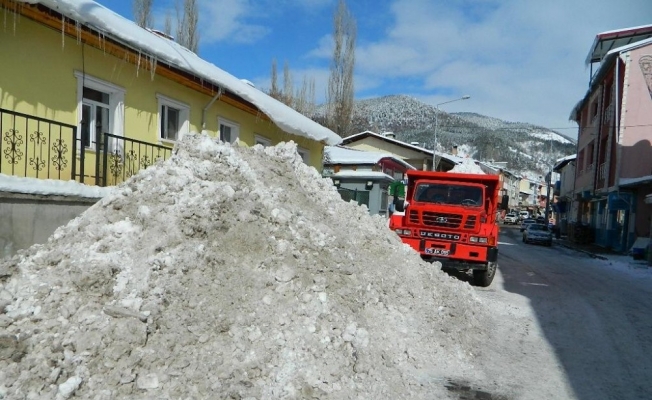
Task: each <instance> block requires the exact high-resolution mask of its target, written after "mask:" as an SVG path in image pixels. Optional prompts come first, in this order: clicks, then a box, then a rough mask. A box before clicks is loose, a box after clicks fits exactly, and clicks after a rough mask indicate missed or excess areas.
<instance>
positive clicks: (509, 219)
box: [503, 213, 518, 225]
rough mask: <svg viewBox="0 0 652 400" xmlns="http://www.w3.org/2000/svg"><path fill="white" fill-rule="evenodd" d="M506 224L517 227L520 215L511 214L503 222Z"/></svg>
mask: <svg viewBox="0 0 652 400" xmlns="http://www.w3.org/2000/svg"><path fill="white" fill-rule="evenodd" d="M503 222H504V223H505V224H512V225H516V224H517V223H518V215H516V214H514V213H509V214H507V215H505V220H504V221H503Z"/></svg>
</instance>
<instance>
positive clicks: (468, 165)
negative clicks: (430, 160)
mask: <svg viewBox="0 0 652 400" xmlns="http://www.w3.org/2000/svg"><path fill="white" fill-rule="evenodd" d="M448 172H454V173H458V174H484V171H483V170H482V168H480V166H479V165H478V164H476V163H475V161H474V160H473V159H472V158H465V159H464V161H462V162H461V163H459V164H456V165H455V166H454V167H453V168H452V169H451V170H450V171H448Z"/></svg>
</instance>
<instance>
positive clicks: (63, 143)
mask: <svg viewBox="0 0 652 400" xmlns="http://www.w3.org/2000/svg"><path fill="white" fill-rule="evenodd" d="M76 136H77V127H76V126H73V125H68V124H64V123H61V122H57V121H53V120H49V119H45V118H39V117H34V116H31V115H27V114H22V113H19V112H15V111H11V110H6V109H4V108H0V173H2V174H5V175H13V176H17V177H22V178H39V179H57V180H75V179H77V178H78V177H79V176H80V173H81V171H79V170H78V168H79V165H78V163H77V157H76V154H77V141H76V140H75V138H76ZM82 175H83V173H82Z"/></svg>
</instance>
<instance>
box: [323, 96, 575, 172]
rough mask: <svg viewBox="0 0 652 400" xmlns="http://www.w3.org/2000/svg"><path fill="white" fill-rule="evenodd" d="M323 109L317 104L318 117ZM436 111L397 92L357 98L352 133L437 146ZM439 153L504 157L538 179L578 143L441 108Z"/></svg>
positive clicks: (511, 166)
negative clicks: (387, 135) (385, 135)
mask: <svg viewBox="0 0 652 400" xmlns="http://www.w3.org/2000/svg"><path fill="white" fill-rule="evenodd" d="M323 112H324V108H323V107H320V108H318V116H317V117H316V119H317V120H318V119H319V118H320V117H322V116H323ZM436 113H437V109H436V108H435V107H433V106H431V105H428V104H425V103H423V102H421V101H419V100H417V99H415V98H413V97H410V96H403V95H394V96H384V97H379V98H374V99H366V100H359V101H356V102H355V105H354V113H353V125H354V129H353V132H355V133H358V132H363V131H366V130H370V131H373V132H377V133H382V132H388V131H391V132H394V133H395V134H396V137H397V139H399V140H402V141H404V142H408V143H410V142H418V143H419V144H420V145H421V146H423V147H425V148H428V149H432V148H433V145H434V132H435V114H436ZM437 126H438V128H437V143H438V149H439V150H440V151H446V152H450V151H451V149H452V148H453V146H455V145H456V146H458V154H459V155H461V156H465V155H468V156H470V157H473V158H475V159H477V160H481V161H505V162H507V169H509V170H510V171H513V172H516V173H520V174H523V175H525V176H529V177H531V178H534V179H536V178H538V177H539V176H545V174H546V173H547V172H548V170H549V168H550V165H552V164H554V162H555V161H556V160H558V159H559V158H562V157H565V156H568V155H571V154H575V151H576V147H575V146H576V144H575V141H573V140H571V139H569V138H568V137H566V136H564V135H562V134H560V133H559V132H555V131H553V130H550V129H547V128H544V127H541V126H536V125H532V124H528V123H522V122H509V121H503V120H501V119H498V118H493V117H489V116H484V115H480V114H475V113H464V112H463V113H453V114H448V113H446V112H444V111H441V110H440V111H439V121H438V123H437Z"/></svg>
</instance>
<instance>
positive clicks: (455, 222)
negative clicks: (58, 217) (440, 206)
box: [421, 211, 462, 228]
mask: <svg viewBox="0 0 652 400" xmlns="http://www.w3.org/2000/svg"><path fill="white" fill-rule="evenodd" d="M421 218H422V220H423V224H424V225H428V226H440V227H442V228H459V226H460V225H461V224H462V216H461V215H460V214H444V213H438V212H432V211H424V212H423V214H422V215H421Z"/></svg>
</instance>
